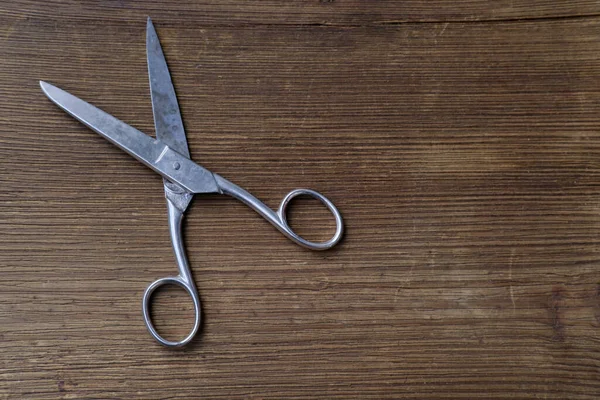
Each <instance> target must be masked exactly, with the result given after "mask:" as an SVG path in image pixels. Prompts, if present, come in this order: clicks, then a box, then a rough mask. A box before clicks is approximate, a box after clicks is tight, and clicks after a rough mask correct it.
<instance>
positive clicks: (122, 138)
mask: <svg viewBox="0 0 600 400" xmlns="http://www.w3.org/2000/svg"><path fill="white" fill-rule="evenodd" d="M146 52H147V57H148V75H149V78H150V90H151V94H152V111H153V113H154V126H155V129H156V139H154V138H152V137H150V136H148V135H146V134H144V133H142V132H140V131H138V130H137V129H135V128H133V127H131V126H129V125H127V124H126V123H124V122H122V121H120V120H118V119H117V118H115V117H113V116H112V115H109V114H107V113H105V112H104V111H102V110H100V109H98V108H96V107H94V106H92V105H91V104H89V103H87V102H85V101H83V100H81V99H79V98H77V97H75V96H73V95H71V94H69V93H67V92H65V91H64V90H61V89H59V88H57V87H55V86H53V85H50V84H49V83H46V82H42V81H40V86H41V87H42V90H43V91H44V93H45V94H46V96H48V98H50V100H52V101H53V102H54V103H56V105H58V106H59V107H60V108H62V109H63V110H64V111H66V112H67V113H68V114H70V115H71V116H73V117H74V118H75V119H77V120H79V121H80V122H82V123H83V124H84V125H86V126H87V127H89V128H90V129H92V130H93V131H95V132H97V133H98V134H100V135H101V136H103V137H104V138H105V139H107V140H108V141H109V142H111V143H113V144H114V145H116V146H117V147H119V148H120V149H122V150H124V151H126V152H127V153H129V154H130V155H131V156H133V157H134V158H136V159H138V160H139V161H141V162H142V163H144V164H145V165H146V166H148V167H150V168H151V169H153V170H154V171H156V172H158V173H159V174H160V175H161V176H162V177H163V184H164V189H165V197H166V199H167V209H168V220H169V232H170V235H171V242H172V244H173V251H174V252H175V258H176V260H177V266H178V268H179V275H177V276H171V277H166V278H162V279H158V280H156V281H154V282H153V283H152V284H150V285H149V286H148V288H147V289H146V291H145V292H144V298H143V301H142V311H143V314H144V322H145V323H146V326H147V327H148V330H149V331H150V334H151V335H152V336H153V337H154V338H155V339H156V340H157V341H158V342H159V343H161V344H163V345H165V346H169V347H179V346H184V345H185V344H187V343H189V342H190V341H191V340H192V339H193V337H194V336H195V335H196V333H197V332H198V328H199V327H200V297H199V296H198V292H197V289H196V286H195V284H194V280H193V278H192V274H191V272H190V268H189V265H188V261H187V257H186V254H185V248H184V245H183V238H182V233H181V222H182V219H183V214H184V212H185V210H186V209H187V207H188V205H189V204H190V202H191V200H192V197H193V196H194V194H198V193H219V194H226V195H229V196H232V197H235V198H236V199H238V200H240V201H242V202H243V203H245V204H246V205H248V206H249V207H250V208H252V209H254V210H255V211H256V212H257V213H258V214H260V215H261V216H262V217H263V218H265V219H266V220H267V221H269V222H270V223H271V224H273V226H275V227H276V228H277V229H278V230H279V231H280V232H281V233H283V234H284V235H285V236H287V237H288V238H289V239H291V240H292V241H293V242H296V243H297V244H299V245H301V246H304V247H306V248H309V249H312V250H325V249H329V248H330V247H332V246H334V245H335V244H337V243H338V242H339V241H340V239H341V237H342V233H343V222H342V216H341V215H340V213H339V211H338V210H337V208H336V207H335V206H334V205H333V203H332V202H331V201H329V199H327V198H326V197H325V196H323V195H322V194H320V193H318V192H315V191H314V190H309V189H296V190H292V191H291V192H289V193H288V194H287V195H286V196H285V197H284V198H283V200H282V201H281V204H280V205H279V208H278V210H277V211H276V212H275V211H273V210H271V209H270V208H269V207H267V206H266V205H265V204H264V203H262V202H261V201H260V200H258V199H257V198H256V197H254V196H253V195H252V194H250V193H249V192H247V191H246V190H244V189H242V188H241V187H239V186H237V185H235V184H233V183H231V182H229V181H228V180H227V179H225V178H223V177H221V176H219V175H217V174H215V173H213V172H211V171H209V170H207V169H206V168H203V167H201V166H200V165H198V164H196V163H194V162H193V161H192V160H190V153H189V150H188V146H187V139H186V136H185V131H184V128H183V121H182V119H181V114H180V111H179V105H178V103H177V98H176V96H175V89H174V87H173V83H172V82H171V76H170V74H169V69H168V67H167V62H166V60H165V57H164V55H163V51H162V48H161V46H160V42H159V40H158V36H157V35H156V31H155V30H154V26H153V25H152V21H151V20H150V18H148V22H147V26H146ZM300 195H308V196H312V197H314V198H316V199H318V200H319V201H321V202H322V203H323V204H324V205H325V206H326V207H327V208H328V209H329V210H330V211H331V213H332V214H333V216H334V218H335V224H336V230H335V233H334V235H333V237H332V238H331V239H329V240H328V241H326V242H317V243H315V242H311V241H308V240H306V239H304V238H302V237H300V236H299V235H297V234H296V233H295V232H294V231H293V230H292V229H291V228H290V226H289V225H288V223H287V220H286V210H287V206H288V204H289V203H290V201H291V200H292V199H293V198H294V197H296V196H300ZM168 284H172V285H177V286H180V287H182V288H183V289H185V290H186V291H187V292H188V293H189V295H190V296H191V298H192V301H193V303H194V312H195V319H194V326H193V327H192V330H191V331H190V333H189V334H188V335H187V336H186V337H185V338H184V339H183V340H180V341H170V340H166V339H165V338H163V337H162V336H160V335H159V334H158V332H157V331H156V329H155V328H154V325H153V323H152V319H151V316H150V309H149V306H150V301H151V298H152V293H153V292H154V291H155V290H156V289H157V288H158V287H160V286H163V285H168Z"/></svg>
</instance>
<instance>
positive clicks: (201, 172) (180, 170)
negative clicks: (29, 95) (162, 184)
mask: <svg viewBox="0 0 600 400" xmlns="http://www.w3.org/2000/svg"><path fill="white" fill-rule="evenodd" d="M40 86H41V87H42V90H43V91H44V93H45V94H46V96H48V98H49V99H50V100H52V101H53V102H54V103H55V104H56V105H57V106H59V107H60V108H62V109H63V110H64V111H65V112H67V113H68V114H70V115H71V116H72V117H74V118H75V119H77V120H78V121H80V122H81V123H83V124H84V125H86V126H87V127H88V128H90V129H91V130H93V131H94V132H96V133H98V134H100V135H101V136H103V137H104V138H105V139H106V140H108V141H109V142H111V143H113V144H114V145H115V146H117V147H119V148H120V149H122V150H124V151H125V152H127V153H129V154H130V155H131V156H132V157H134V158H136V159H137V160H139V161H141V162H142V163H143V164H145V165H146V166H148V167H149V168H151V169H153V170H154V171H156V172H158V173H159V174H160V175H162V176H163V178H166V179H169V180H170V181H172V182H174V183H176V184H177V185H179V186H181V187H182V188H184V189H185V190H187V191H189V192H191V193H218V192H219V188H218V185H217V183H216V181H215V178H214V176H213V174H212V172H210V171H208V170H207V169H206V168H203V167H201V166H199V165H198V164H196V163H194V162H193V161H192V160H190V159H189V158H188V157H186V156H184V155H182V154H179V153H178V152H176V151H174V150H173V149H171V148H170V147H169V146H167V145H166V144H165V143H163V142H161V141H160V140H156V139H154V138H152V137H150V136H148V135H146V134H145V133H143V132H140V131H138V130H137V129H135V128H133V127H131V126H129V125H127V124H126V123H125V122H123V121H120V120H118V119H117V118H115V117H113V116H112V115H110V114H108V113H106V112H104V111H102V110H100V109H99V108H97V107H94V106H93V105H91V104H89V103H86V102H85V101H83V100H81V99H80V98H78V97H75V96H73V95H72V94H70V93H67V92H65V91H64V90H62V89H59V88H57V87H56V86H53V85H51V84H49V83H46V82H40Z"/></svg>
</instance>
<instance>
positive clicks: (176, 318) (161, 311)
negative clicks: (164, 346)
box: [150, 284, 195, 341]
mask: <svg viewBox="0 0 600 400" xmlns="http://www.w3.org/2000/svg"><path fill="white" fill-rule="evenodd" d="M150 318H152V325H154V329H155V330H156V332H157V333H158V334H159V335H160V336H162V337H163V338H164V339H166V340H170V341H179V340H182V339H183V338H185V337H186V336H187V335H188V334H189V333H190V331H191V330H192V328H193V327H194V321H195V313H194V303H193V301H192V298H191V297H190V295H189V294H188V293H187V292H186V290H185V289H184V288H182V287H179V286H178V285H175V284H165V285H162V286H160V287H158V288H156V290H155V291H154V292H153V293H152V296H151V298H150Z"/></svg>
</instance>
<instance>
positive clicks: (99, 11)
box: [0, 0, 600, 27]
mask: <svg viewBox="0 0 600 400" xmlns="http://www.w3.org/2000/svg"><path fill="white" fill-rule="evenodd" d="M0 14H3V15H7V16H10V17H12V18H15V19H39V18H42V19H47V20H51V21H55V22H57V23H58V22H59V21H60V23H61V24H70V23H73V22H77V23H85V22H87V23H90V22H101V23H102V24H104V25H106V24H112V23H116V24H117V25H119V26H121V27H123V25H124V24H126V23H137V21H138V20H139V18H140V15H150V16H151V17H152V18H155V19H159V18H160V20H161V21H162V24H164V25H170V26H181V25H192V26H196V27H198V26H203V25H228V26H231V25H248V24H266V25H299V24H315V25H321V24H322V25H361V26H362V25H367V24H369V25H370V24H373V25H379V24H396V23H403V22H450V21H453V22H482V21H490V20H491V21H502V20H522V19H537V18H564V17H584V16H598V15H599V14H600V12H599V7H598V1H597V0H568V1H559V0H495V1H491V0H471V1H464V2H460V3H459V4H451V3H448V2H447V1H444V0H430V1H422V0H406V1H376V2H375V1H361V0H344V1H339V0H299V1H293V2H290V1H282V0H266V1H259V2H248V1H242V0H179V1H170V2H165V1H162V0H144V1H137V0H119V1H87V2H81V1H76V0H48V1H45V2H44V4H43V5H40V3H39V2H38V1H36V0H11V1H5V2H3V3H2V4H0Z"/></svg>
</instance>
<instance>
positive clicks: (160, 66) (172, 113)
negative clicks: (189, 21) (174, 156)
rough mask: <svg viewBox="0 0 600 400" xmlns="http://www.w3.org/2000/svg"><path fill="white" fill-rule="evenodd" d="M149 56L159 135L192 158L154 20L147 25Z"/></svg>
mask: <svg viewBox="0 0 600 400" xmlns="http://www.w3.org/2000/svg"><path fill="white" fill-rule="evenodd" d="M146 55H147V58H148V77H149V79H150V93H151V96H152V112H153V113H154V127H155V129H156V138H157V139H159V140H160V141H161V142H163V143H165V144H166V145H167V146H169V147H170V148H172V149H173V150H175V151H177V152H178V153H180V154H182V155H184V156H186V157H188V158H189V157H190V152H189V150H188V145H187V139H186V137H185V129H184V128H183V121H182V119H181V112H180V111H179V104H178V103H177V96H176V95H175V88H174V87H173V82H172V81H171V74H169V68H168V67H167V61H166V60H165V56H164V54H163V51H162V48H161V46H160V42H159V40H158V36H157V35H156V30H155V29H154V25H152V20H151V19H150V18H148V22H147V24H146Z"/></svg>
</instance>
